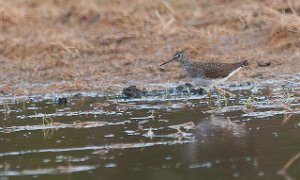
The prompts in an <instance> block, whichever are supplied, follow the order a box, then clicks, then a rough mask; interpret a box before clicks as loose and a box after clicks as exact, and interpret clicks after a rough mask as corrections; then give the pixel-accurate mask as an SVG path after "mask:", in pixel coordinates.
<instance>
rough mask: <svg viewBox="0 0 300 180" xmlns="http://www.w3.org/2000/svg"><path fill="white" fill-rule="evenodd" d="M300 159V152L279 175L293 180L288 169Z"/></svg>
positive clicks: (286, 164)
mask: <svg viewBox="0 0 300 180" xmlns="http://www.w3.org/2000/svg"><path fill="white" fill-rule="evenodd" d="M299 158H300V152H298V153H297V154H295V155H294V156H293V157H291V158H290V159H289V160H288V161H287V162H286V163H285V165H284V166H283V167H282V168H281V169H280V170H279V171H278V174H280V175H282V176H283V177H284V178H285V179H289V180H292V179H294V178H292V177H291V176H290V175H289V174H288V173H287V170H288V168H289V167H290V166H291V165H292V164H293V163H294V162H295V161H297V160H298V159H299Z"/></svg>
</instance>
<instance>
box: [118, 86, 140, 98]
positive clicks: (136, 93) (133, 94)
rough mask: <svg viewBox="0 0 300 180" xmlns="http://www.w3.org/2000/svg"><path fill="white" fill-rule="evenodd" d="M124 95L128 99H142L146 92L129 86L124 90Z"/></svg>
mask: <svg viewBox="0 0 300 180" xmlns="http://www.w3.org/2000/svg"><path fill="white" fill-rule="evenodd" d="M123 94H124V95H125V96H126V97H127V98H141V97H142V95H144V94H145V92H144V91H141V90H140V89H138V88H137V87H136V86H129V87H127V88H124V89H123Z"/></svg>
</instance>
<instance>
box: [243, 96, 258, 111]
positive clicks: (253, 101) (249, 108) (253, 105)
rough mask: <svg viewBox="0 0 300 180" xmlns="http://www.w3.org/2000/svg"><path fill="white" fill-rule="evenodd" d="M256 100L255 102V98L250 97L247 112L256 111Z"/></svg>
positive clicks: (246, 105)
mask: <svg viewBox="0 0 300 180" xmlns="http://www.w3.org/2000/svg"><path fill="white" fill-rule="evenodd" d="M255 103H256V102H255V100H254V98H253V97H251V96H250V97H249V98H248V99H247V101H246V102H245V107H246V108H247V110H249V111H254V109H255Z"/></svg>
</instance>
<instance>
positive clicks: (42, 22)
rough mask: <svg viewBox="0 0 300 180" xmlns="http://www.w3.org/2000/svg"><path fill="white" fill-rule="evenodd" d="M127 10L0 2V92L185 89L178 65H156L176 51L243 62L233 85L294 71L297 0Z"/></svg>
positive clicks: (163, 4)
mask: <svg viewBox="0 0 300 180" xmlns="http://www.w3.org/2000/svg"><path fill="white" fill-rule="evenodd" d="M128 2H129V1H106V0H89V1H82V0H76V1H56V0H50V1H36V0H29V1H23V2H19V1H16V0H12V1H0V10H1V12H3V15H2V17H3V18H2V19H3V20H2V21H0V34H1V36H0V42H1V43H0V62H1V66H0V75H1V76H0V82H1V84H0V93H1V94H2V95H5V94H17V95H20V94H41V93H52V92H54V93H60V92H65V91H100V92H120V91H121V90H122V88H123V86H130V85H137V86H139V87H140V85H143V84H149V83H176V82H182V81H183V82H188V79H187V77H186V75H185V73H184V72H183V71H182V69H181V67H180V65H179V64H176V63H173V64H168V65H167V66H165V67H159V64H161V63H162V62H163V61H164V60H166V59H167V58H169V57H170V56H171V55H172V54H173V53H174V52H175V51H176V50H179V49H185V50H187V51H188V52H189V54H190V57H191V59H193V60H194V61H220V62H235V61H238V60H240V59H247V60H248V61H249V62H250V66H249V67H247V68H245V69H244V70H243V71H241V72H240V73H239V74H238V75H236V76H235V77H234V78H233V79H232V81H234V80H246V81H247V80H252V79H253V78H254V79H258V80H259V79H260V78H267V79H268V78H270V79H282V78H285V77H282V74H289V75H293V74H295V73H297V72H300V65H299V63H300V60H299V57H300V55H299V50H300V46H299V44H300V39H299V34H300V33H299V32H300V29H299V27H300V17H299V16H298V15H297V14H300V13H299V12H300V3H299V1H297V0H289V2H290V4H289V3H287V1H285V0H280V1H276V2H275V1H274V2H273V1H268V0H264V1H258V0H257V1H256V0H253V1H249V2H243V1H229V2H227V1H226V2H225V1H213V2H210V1H206V0H201V1H194V0H192V1H189V2H181V1H176V0H172V1H156V2H149V1H144V0H141V1H137V2H135V3H131V6H128ZM7 9H9V10H10V11H7ZM257 62H267V63H268V62H269V63H271V64H270V65H268V66H265V65H264V63H263V65H262V66H264V67H258V64H257ZM120 86H122V87H120Z"/></svg>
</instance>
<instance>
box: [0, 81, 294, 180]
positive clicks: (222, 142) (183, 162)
mask: <svg viewBox="0 0 300 180" xmlns="http://www.w3.org/2000/svg"><path fill="white" fill-rule="evenodd" d="M268 83H269V84H268ZM270 84H271V85H270ZM230 89H231V90H234V93H235V94H238V96H236V97H230V98H224V97H223V96H221V97H218V96H217V95H216V94H215V95H214V96H213V97H212V99H211V100H208V99H207V97H206V96H205V95H204V96H200V95H189V94H181V95H178V94H159V95H153V96H151V95H150V96H149V95H148V96H145V97H142V98H138V99H126V98H121V97H120V96H118V95H111V96H103V95H98V94H95V93H91V94H89V93H86V94H83V95H82V96H72V95H67V94H65V95H63V96H66V97H67V99H68V101H69V102H68V104H67V105H62V106H59V105H58V104H57V103H56V101H57V97H58V96H61V95H48V96H34V97H26V96H24V97H15V98H10V97H3V98H2V99H1V100H0V102H1V106H0V107H1V109H0V112H1V114H0V116H1V127H0V147H1V148H0V179H11V178H12V177H13V178H18V179H19V178H22V179H32V178H33V177H39V178H48V179H50V178H59V179H67V178H68V179H83V178H87V177H88V178H92V179H141V178H143V179H235V178H236V179H284V178H286V179H288V178H292V179H299V178H300V171H299V165H300V163H299V161H297V160H296V161H295V162H293V163H292V164H291V166H289V167H288V168H287V171H286V173H284V174H282V173H281V174H280V173H279V171H280V170H281V169H282V168H283V166H284V165H285V164H286V163H287V161H288V160H289V159H291V158H292V157H293V156H294V155H296V154H297V153H298V152H299V151H300V139H299V136H300V101H299V86H298V84H296V83H294V84H292V85H289V89H284V88H283V87H282V86H281V83H274V82H269V81H268V82H266V83H265V84H259V85H255V86H254V87H253V86H246V85H242V86H234V85H232V86H229V90H230ZM270 89H271V91H270ZM266 92H267V93H266ZM297 93H298V95H297Z"/></svg>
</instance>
